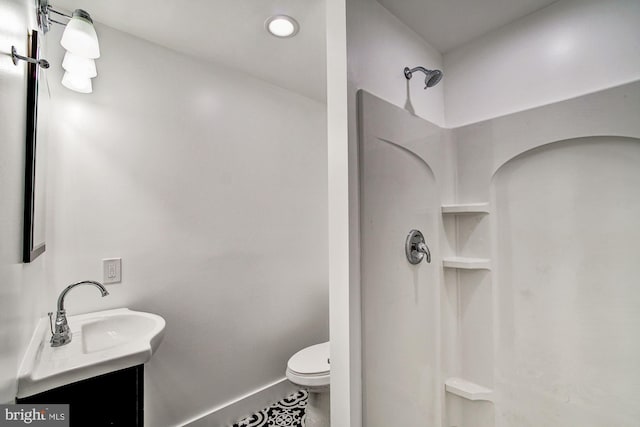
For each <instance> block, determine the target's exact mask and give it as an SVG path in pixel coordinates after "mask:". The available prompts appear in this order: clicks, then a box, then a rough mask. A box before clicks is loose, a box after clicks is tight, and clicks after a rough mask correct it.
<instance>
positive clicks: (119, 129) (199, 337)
mask: <svg viewBox="0 0 640 427" xmlns="http://www.w3.org/2000/svg"><path fill="white" fill-rule="evenodd" d="M97 31H98V34H99V37H100V42H101V50H102V57H101V58H100V59H99V60H98V61H97V66H98V72H99V76H98V77H97V79H95V81H94V93H93V94H90V95H83V94H78V93H74V92H71V91H68V90H67V89H65V88H64V87H62V86H61V85H60V83H59V81H60V77H61V76H60V66H59V64H60V61H61V59H62V51H61V48H59V47H58V45H57V44H53V43H52V44H51V45H52V47H53V48H52V49H51V50H50V52H49V59H50V61H51V63H52V64H53V65H52V69H54V72H52V73H51V80H50V82H49V83H50V85H51V91H52V94H53V99H54V101H55V105H54V109H55V117H54V120H55V121H56V122H57V123H58V126H56V127H55V129H53V131H52V135H51V139H52V144H51V150H50V165H49V184H50V194H51V195H52V197H51V199H50V200H49V204H48V208H49V209H48V214H49V220H50V223H49V236H48V239H49V243H50V245H49V248H48V252H49V256H50V257H49V259H48V262H49V265H48V276H49V278H50V281H51V283H52V284H53V285H54V286H55V291H56V292H58V291H59V290H60V289H62V288H63V287H64V286H66V285H67V284H69V283H71V282H73V281H76V280H81V279H101V276H102V270H101V259H103V258H108V257H122V260H123V267H122V275H123V281H122V283H121V284H116V285H112V286H110V287H109V291H110V293H111V295H110V296H108V297H107V298H100V297H99V295H98V294H97V293H96V292H95V289H90V288H87V289H77V290H74V291H73V292H72V293H71V294H70V295H69V297H68V298H67V308H68V310H69V311H70V312H72V313H78V312H84V311H90V310H96V309H104V308H110V307H122V306H124V307H130V308H132V309H138V310H145V311H151V312H155V313H158V314H160V315H162V316H163V317H164V318H165V319H166V320H167V330H166V336H165V338H164V342H163V343H162V344H161V346H160V349H159V351H158V353H157V355H156V356H154V358H153V359H152V361H151V362H150V363H149V364H148V365H147V369H146V375H147V380H146V389H145V393H146V397H147V398H146V402H145V405H146V407H145V417H146V420H147V421H146V423H147V424H148V425H151V426H170V425H176V424H179V423H183V422H186V421H187V420H189V419H193V418H196V417H198V416H199V415H201V414H204V413H206V412H207V411H209V410H211V409H212V408H215V407H217V406H219V405H222V404H224V403H225V402H227V401H230V400H232V399H234V398H237V397H239V396H241V395H243V394H245V393H249V392H251V391H252V390H255V389H258V388H260V387H262V386H264V385H266V384H269V383H272V382H274V381H277V380H278V379H280V378H282V377H284V373H285V369H286V363H287V360H288V358H289V357H290V356H291V355H292V354H293V353H294V352H295V351H297V350H299V349H301V348H303V347H305V346H308V345H311V344H315V343H318V342H321V341H326V340H327V339H328V284H327V281H328V273H327V253H328V249H327V220H326V212H327V210H326V209H327V208H326V206H327V189H326V179H327V172H326V162H327V152H326V129H325V128H326V114H325V105H324V104H321V103H319V102H317V101H314V100H311V99H309V98H305V97H303V96H300V95H297V94H295V93H292V92H289V91H287V90H284V89H281V88H279V87H276V86H273V85H270V84H268V83H265V82H263V81H260V80H256V79H254V78H251V77H248V76H243V75H239V74H238V73H237V72H236V71H234V70H232V69H228V68H225V67H223V66H218V65H205V64H203V63H200V62H197V61H196V60H194V59H191V58H189V57H186V56H183V55H181V54H179V53H176V52H173V51H170V50H167V49H165V48H162V47H159V46H157V45H153V44H150V43H148V42H145V41H143V40H141V39H137V38H134V37H132V36H129V35H127V34H125V33H122V32H119V31H116V30H113V29H111V28H108V27H105V26H101V25H98V26H97ZM50 37H52V38H55V39H56V40H57V39H59V37H60V31H59V29H57V28H56V29H55V30H54V31H53V32H52V35H50ZM54 298H55V293H52V294H50V295H49V303H50V304H51V303H53V301H54ZM255 409H260V408H255ZM237 415H238V416H242V415H246V414H237Z"/></svg>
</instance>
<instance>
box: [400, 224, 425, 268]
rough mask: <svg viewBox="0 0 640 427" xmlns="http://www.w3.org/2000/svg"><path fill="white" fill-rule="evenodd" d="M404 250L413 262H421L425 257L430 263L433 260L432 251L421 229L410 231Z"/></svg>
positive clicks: (408, 258)
mask: <svg viewBox="0 0 640 427" xmlns="http://www.w3.org/2000/svg"><path fill="white" fill-rule="evenodd" d="M404 250H405V253H406V255H407V260H408V261H409V262H410V263H411V264H419V263H420V262H421V261H422V260H423V259H425V260H426V261H427V262H429V263H430V262H431V251H430V250H429V247H428V246H427V244H426V242H425V240H424V236H423V235H422V233H421V232H420V231H419V230H411V231H410V232H409V235H408V236H407V240H406V242H405V247H404Z"/></svg>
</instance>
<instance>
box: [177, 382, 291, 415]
mask: <svg viewBox="0 0 640 427" xmlns="http://www.w3.org/2000/svg"><path fill="white" fill-rule="evenodd" d="M297 389H298V387H296V386H295V385H294V384H292V383H291V382H289V380H287V379H286V378H282V379H279V380H277V381H275V382H273V383H271V384H267V385H266V386H264V387H262V388H259V389H256V390H253V391H251V392H249V393H247V394H245V395H243V396H240V397H238V398H237V399H233V400H230V401H228V402H225V403H223V404H222V405H220V406H217V407H215V408H213V409H211V410H210V411H207V412H205V413H202V414H200V415H198V416H197V417H194V418H193V419H191V420H189V421H187V422H185V423H184V424H181V425H180V427H227V426H231V425H232V424H233V423H234V422H236V421H238V420H240V419H241V418H243V417H246V416H249V415H251V414H253V413H255V412H258V411H259V410H261V409H264V408H266V407H267V406H269V405H270V404H272V403H275V402H277V401H279V400H280V399H282V398H283V397H286V396H288V395H289V394H291V393H293V392H294V391H296V390H297Z"/></svg>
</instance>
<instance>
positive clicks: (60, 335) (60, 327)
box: [49, 280, 109, 347]
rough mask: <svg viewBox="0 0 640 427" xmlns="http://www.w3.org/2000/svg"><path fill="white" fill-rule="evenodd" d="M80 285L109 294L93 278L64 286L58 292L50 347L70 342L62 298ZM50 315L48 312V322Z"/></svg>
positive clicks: (103, 294)
mask: <svg viewBox="0 0 640 427" xmlns="http://www.w3.org/2000/svg"><path fill="white" fill-rule="evenodd" d="M80 285H93V286H95V287H97V288H98V289H100V292H101V293H102V296H103V297H106V296H107V295H109V292H108V291H107V290H106V289H105V287H104V285H103V284H102V283H99V282H94V281H93V280H83V281H82V282H78V283H74V284H72V285H69V286H67V287H66V288H64V290H63V291H62V292H60V296H59V297H58V307H57V309H58V310H57V312H56V322H55V330H54V328H53V327H52V328H51V334H52V335H51V341H50V342H51V347H60V346H61V345H65V344H69V343H70V342H71V330H70V329H69V324H68V323H67V313H66V311H65V309H64V298H65V297H66V296H67V293H69V291H70V290H71V289H73V288H75V287H76V286H80ZM52 315H53V313H49V322H51V316H52Z"/></svg>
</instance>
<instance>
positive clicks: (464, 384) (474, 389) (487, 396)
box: [444, 378, 493, 402]
mask: <svg viewBox="0 0 640 427" xmlns="http://www.w3.org/2000/svg"><path fill="white" fill-rule="evenodd" d="M444 389H445V390H446V391H447V392H449V393H451V394H455V395H456V396H460V397H463V398H465V399H467V400H486V401H488V402H493V390H491V389H488V388H486V387H483V386H481V385H478V384H476V383H472V382H471V381H467V380H463V379H462V378H448V379H447V380H446V381H445V382H444Z"/></svg>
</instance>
